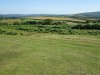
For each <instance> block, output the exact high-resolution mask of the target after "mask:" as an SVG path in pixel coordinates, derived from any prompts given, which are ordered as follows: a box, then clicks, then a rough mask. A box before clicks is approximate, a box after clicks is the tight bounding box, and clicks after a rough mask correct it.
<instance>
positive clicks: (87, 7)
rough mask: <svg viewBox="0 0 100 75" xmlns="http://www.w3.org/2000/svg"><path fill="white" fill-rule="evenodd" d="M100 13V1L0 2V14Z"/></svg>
mask: <svg viewBox="0 0 100 75" xmlns="http://www.w3.org/2000/svg"><path fill="white" fill-rule="evenodd" d="M95 11H100V0H0V14H76V13H83V12H95Z"/></svg>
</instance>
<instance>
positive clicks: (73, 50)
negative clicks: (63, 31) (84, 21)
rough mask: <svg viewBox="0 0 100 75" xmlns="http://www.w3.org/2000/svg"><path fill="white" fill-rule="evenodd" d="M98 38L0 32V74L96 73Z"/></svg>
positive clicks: (98, 73)
mask: <svg viewBox="0 0 100 75" xmlns="http://www.w3.org/2000/svg"><path fill="white" fill-rule="evenodd" d="M99 45H100V37H97V36H78V35H55V34H34V35H32V36H9V35H0V75H100V46H99Z"/></svg>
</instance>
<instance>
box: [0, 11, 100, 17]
mask: <svg viewBox="0 0 100 75" xmlns="http://www.w3.org/2000/svg"><path fill="white" fill-rule="evenodd" d="M35 16H69V17H77V18H79V17H88V18H100V11H99V12H87V13H79V14H71V15H65V14H61V15H60V14H59V15H58V14H0V17H4V18H9V17H35Z"/></svg>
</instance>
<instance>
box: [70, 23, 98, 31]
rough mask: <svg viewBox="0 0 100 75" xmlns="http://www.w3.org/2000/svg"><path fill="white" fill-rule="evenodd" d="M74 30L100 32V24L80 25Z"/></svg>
mask: <svg viewBox="0 0 100 75" xmlns="http://www.w3.org/2000/svg"><path fill="white" fill-rule="evenodd" d="M72 29H95V30H100V24H78V25H75V26H73V27H72Z"/></svg>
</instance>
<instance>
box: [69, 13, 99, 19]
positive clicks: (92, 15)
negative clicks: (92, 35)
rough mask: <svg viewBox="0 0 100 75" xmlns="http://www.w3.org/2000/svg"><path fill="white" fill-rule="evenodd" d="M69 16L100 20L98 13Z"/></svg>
mask: <svg viewBox="0 0 100 75" xmlns="http://www.w3.org/2000/svg"><path fill="white" fill-rule="evenodd" d="M69 16H73V17H87V18H100V12H88V13H79V14H73V15H69Z"/></svg>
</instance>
